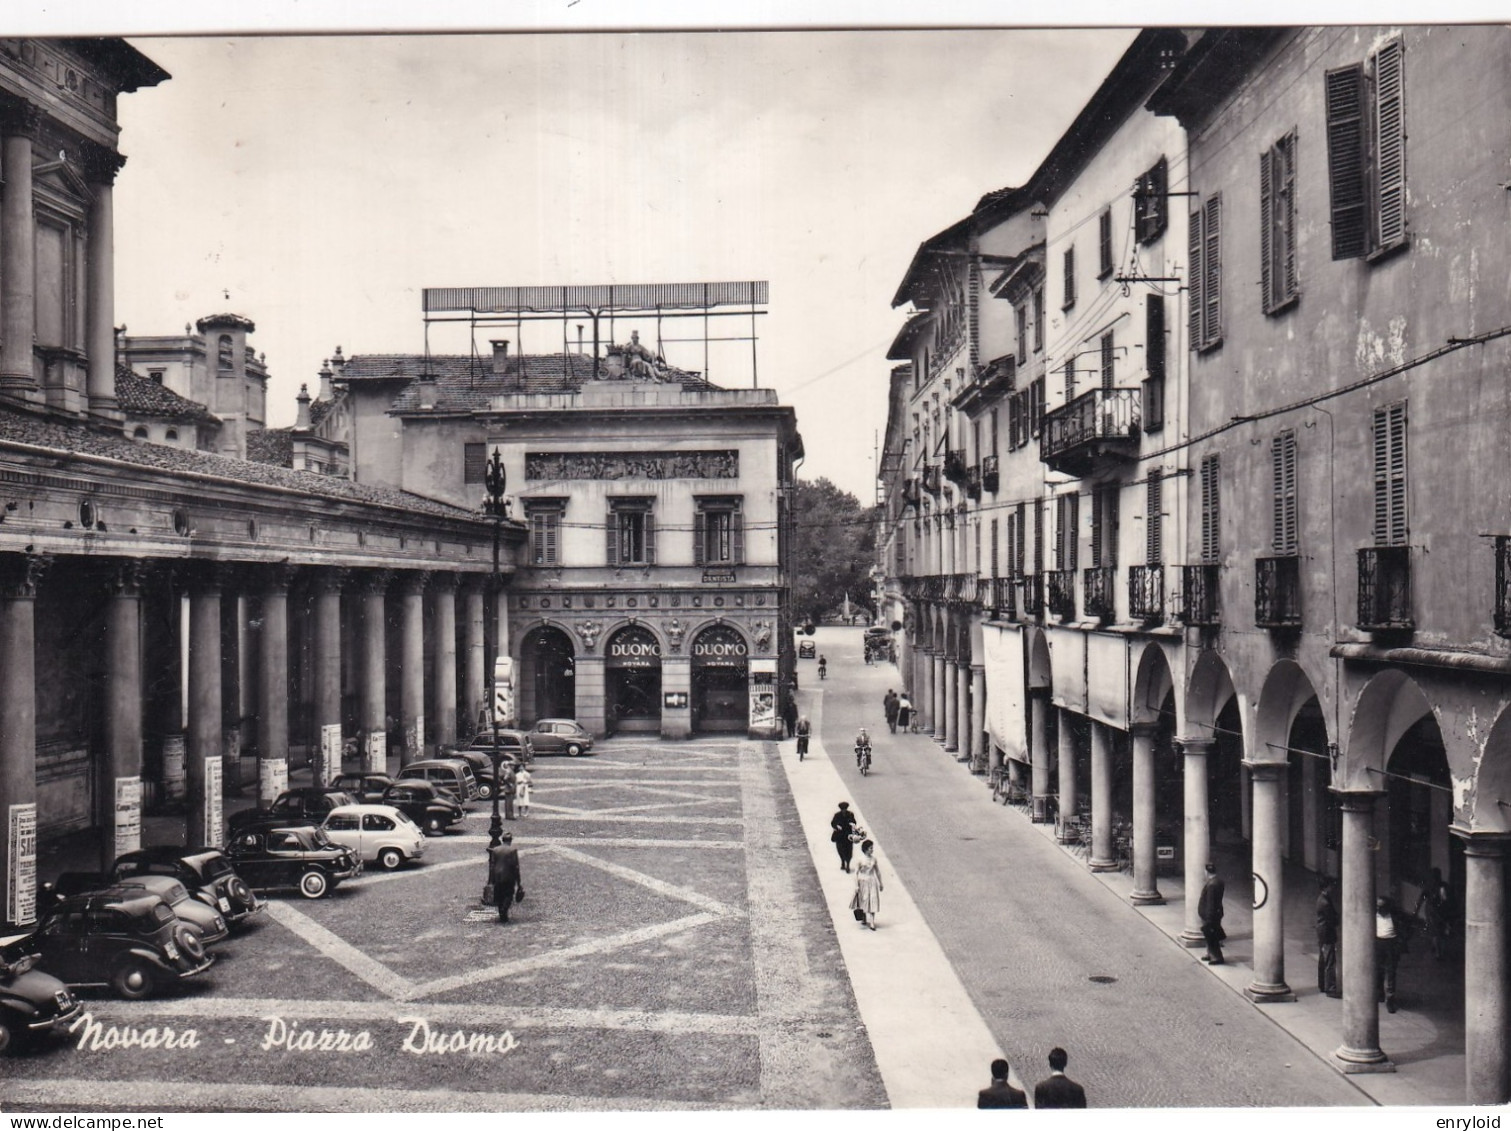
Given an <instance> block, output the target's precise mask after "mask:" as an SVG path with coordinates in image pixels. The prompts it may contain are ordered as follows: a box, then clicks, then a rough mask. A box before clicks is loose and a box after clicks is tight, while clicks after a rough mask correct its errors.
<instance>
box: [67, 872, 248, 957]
mask: <svg viewBox="0 0 1511 1131" xmlns="http://www.w3.org/2000/svg"><path fill="white" fill-rule="evenodd" d="M112 886H113V887H119V888H140V889H142V890H143V891H149V892H151V893H152V894H153V895H158V896H161V897H162V898H163V901H164V902H165V903H167V904H168V906H169V907H171V908H173V914H175V915H177V916H178V917H179V918H180V919H182V920H183V922H184V926H186V927H188V928H189V929H190V930H191V931H193V932H194V933H195V934H196V935H198V936H199V941H200V942H202V943H204V944H205V945H206V946H210V945H211V944H213V943H218V942H220V941H221V940H222V939H224V938H225V937H226V936H227V935H229V934H230V933H231V928H230V927H228V926H227V925H226V920H225V917H224V916H223V915H221V913H220V912H219V911H218V910H217V909H215V908H214V907H211V906H210V905H209V904H207V903H205V902H204V901H203V900H199V899H195V898H194V897H193V896H191V895H190V894H189V889H188V888H186V887H184V885H183V884H182V883H180V882H179V881H178V880H176V879H174V878H173V877H172V876H152V875H142V876H128V877H123V878H121V879H118V880H114V881H112V880H111V879H110V878H109V877H107V876H104V875H102V874H100V873H99V872H64V873H63V874H62V875H60V876H59V877H58V878H57V880H56V881H54V882H53V883H51V884H46V885H44V893H45V897H44V899H43V900H41V901H39V903H42V904H43V905H44V906H50V905H51V902H50V901H56V900H58V899H62V898H64V897H66V896H70V895H83V894H84V893H85V892H91V891H99V890H100V889H101V888H107V887H112Z"/></svg>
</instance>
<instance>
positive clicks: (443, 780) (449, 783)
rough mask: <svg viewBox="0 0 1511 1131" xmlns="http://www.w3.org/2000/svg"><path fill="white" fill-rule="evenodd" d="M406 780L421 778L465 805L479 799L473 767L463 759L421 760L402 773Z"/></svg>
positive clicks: (410, 764)
mask: <svg viewBox="0 0 1511 1131" xmlns="http://www.w3.org/2000/svg"><path fill="white" fill-rule="evenodd" d="M400 773H402V774H403V775H404V776H405V777H406V778H419V779H421V780H423V781H428V782H430V783H431V784H432V785H437V786H440V787H441V788H442V789H444V790H445V791H446V792H447V793H449V794H451V796H453V797H455V798H456V799H457V800H458V801H460V802H461V803H462V804H463V805H465V804H467V802H469V801H475V800H477V797H478V791H477V779H476V778H475V777H473V776H472V766H471V764H470V763H468V762H467V761H466V760H465V759H462V758H421V759H420V760H419V761H417V762H411V763H409V765H407V766H405V767H404V768H403V770H401V771H400Z"/></svg>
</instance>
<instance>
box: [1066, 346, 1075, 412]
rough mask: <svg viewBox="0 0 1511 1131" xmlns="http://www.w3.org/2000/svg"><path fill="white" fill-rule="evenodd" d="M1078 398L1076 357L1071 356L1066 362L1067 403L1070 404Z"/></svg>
mask: <svg viewBox="0 0 1511 1131" xmlns="http://www.w3.org/2000/svg"><path fill="white" fill-rule="evenodd" d="M1075 399H1076V359H1075V358H1073V357H1072V358H1070V359H1069V360H1068V361H1066V362H1065V403H1066V404H1069V403H1070V402H1071V401H1073V400H1075Z"/></svg>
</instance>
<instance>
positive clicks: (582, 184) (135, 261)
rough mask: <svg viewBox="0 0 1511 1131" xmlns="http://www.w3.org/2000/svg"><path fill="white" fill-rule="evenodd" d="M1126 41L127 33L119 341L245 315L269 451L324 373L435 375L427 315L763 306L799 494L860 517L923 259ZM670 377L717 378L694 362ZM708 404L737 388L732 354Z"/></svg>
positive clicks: (882, 35)
mask: <svg viewBox="0 0 1511 1131" xmlns="http://www.w3.org/2000/svg"><path fill="white" fill-rule="evenodd" d="M1133 34H1134V33H1133V32H1132V31H1130V30H1115V31H1106V30H1100V31H1098V30H1044V29H1038V30H1032V29H1029V30H987V29H972V30H955V31H892V30H869V31H867V30H848V31H818V30H801V31H784V32H778V31H752V32H690V31H682V32H635V33H603V32H599V33H573V34H547V33H520V34H474V35H460V36H456V35H445V36H439V35H373V36H334V37H333V36H308V37H289V36H261V37H247V36H240V37H230V36H223V37H214V38H167V37H145V36H144V37H135V36H134V37H132V38H131V42H132V43H133V45H134V46H136V47H137V48H138V49H139V50H141V51H142V52H143V53H145V54H146V55H147V56H148V57H149V58H151V59H153V60H154V61H155V62H156V63H157V64H158V65H159V66H161V67H162V68H163V69H165V70H166V71H168V72H169V73H170V74H171V75H172V76H173V77H172V79H171V80H169V81H167V82H165V83H163V84H161V85H160V86H157V87H153V88H147V89H143V90H139V91H136V92H134V93H131V94H127V95H124V96H122V98H121V99H120V103H119V107H120V109H119V114H120V120H121V138H120V147H121V150H122V152H123V153H125V154H127V156H128V160H127V163H126V166H125V168H124V169H123V171H122V172H121V174H120V176H119V178H118V180H117V182H116V194H115V209H116V322H117V324H118V325H120V324H123V323H124V324H125V325H126V326H127V328H128V333H130V334H133V335H135V334H146V335H153V334H171V333H177V332H179V330H180V328H181V327H183V326H184V325H185V324H186V323H191V322H193V321H195V320H196V319H198V318H200V317H203V316H204V315H207V314H212V313H221V312H225V311H234V312H236V313H239V314H243V315H245V316H247V317H249V318H251V319H252V320H253V321H254V322H255V323H256V326H257V330H256V333H255V334H254V335H253V336H252V337H251V339H250V341H251V344H252V345H253V347H254V348H255V349H257V350H258V351H260V352H261V353H263V354H265V355H266V359H267V364H268V368H269V370H270V372H271V374H272V380H271V381H270V383H269V417H270V421H269V423H270V424H271V425H273V426H279V425H284V424H291V423H293V419H294V411H295V401H294V397H295V395H296V394H297V392H298V390H299V385H300V384H301V383H305V382H308V383H309V384H310V385H311V386H312V389H313V387H314V386H315V384H316V382H317V374H318V371H319V369H320V367H321V364H322V362H323V360H324V359H325V358H327V357H329V356H330V355H331V354H332V352H333V351H334V349H335V347H336V346H338V345H339V346H341V347H342V350H343V352H344V353H345V354H346V355H347V356H351V355H353V354H360V353H397V352H409V353H420V352H423V351H424V349H425V347H426V334H425V324H424V320H423V318H422V315H421V307H420V293H421V290H422V288H424V287H438V286H441V287H444V286H512V285H553V284H597V283H649V282H704V281H722V280H750V279H761V280H767V281H769V283H770V303H769V306H768V308H767V309H768V313H767V314H766V315H765V316H763V317H762V318H761V319H760V320H759V321H758V325H757V330H756V333H757V336H758V338H759V341H758V344H757V350H756V364H757V368H758V373H757V379H758V380H759V383H760V384H761V385H762V386H763V387H767V388H772V389H775V390H776V391H777V393H778V395H779V397H780V399H781V400H782V402H783V403H786V404H791V405H793V406H794V408H795V409H796V411H797V416H798V427H799V429H800V431H801V432H802V434H803V438H804V442H805V447H806V451H807V457H806V460H805V462H804V463H803V465H802V467H801V469H800V475H801V476H802V477H804V478H818V477H819V476H827V477H828V478H830V479H832V480H833V481H834V482H835V483H837V484H839V485H840V486H841V487H843V488H844V489H846V490H848V491H850V492H852V493H854V494H855V495H857V496H858V497H859V498H860V499H861V500H862V501H863V502H869V501H871V498H872V497H873V496H874V490H875V488H874V481H875V462H874V458H875V447H876V444H877V442H878V437H879V435H880V433H881V432H882V430H883V429H884V427H885V423H886V387H887V379H888V373H889V371H890V368H891V365H892V363H890V362H888V361H887V359H886V354H887V350H888V347H889V346H890V344H891V342H892V340H893V338H894V336H895V335H896V333H897V331H898V329H899V328H900V326H901V325H902V322H903V320H904V317H905V308H903V309H897V310H894V309H893V308H892V306H891V301H892V297H893V295H894V294H895V293H896V292H897V289H898V286H899V284H900V282H901V280H902V277H903V273H904V272H905V271H906V269H907V266H908V263H909V261H910V260H911V258H912V256H913V254H914V252H915V251H916V250H917V247H918V245H919V243H921V242H922V241H923V240H925V239H927V238H928V237H929V236H931V235H933V234H934V233H935V232H938V231H939V230H941V229H943V228H945V227H947V226H949V225H950V224H952V223H954V222H955V221H956V220H958V219H960V218H961V217H963V216H965V215H967V214H969V212H970V211H971V209H972V208H973V206H974V205H975V203H976V201H977V200H978V199H979V198H980V197H981V196H982V195H983V194H984V193H986V192H988V191H991V190H993V189H997V188H1001V187H1003V186H1005V185H1008V184H1017V183H1021V182H1022V181H1023V180H1024V179H1025V178H1026V177H1027V176H1028V175H1029V174H1030V173H1032V171H1033V170H1034V168H1035V167H1036V166H1037V165H1038V163H1039V162H1040V161H1041V160H1042V159H1043V157H1044V155H1045V154H1046V153H1047V151H1048V149H1049V148H1050V146H1051V145H1052V144H1053V142H1054V140H1055V139H1056V138H1057V137H1058V136H1059V134H1060V133H1061V132H1062V131H1063V130H1064V128H1065V127H1066V126H1067V125H1068V124H1069V122H1070V120H1071V119H1072V118H1073V117H1074V115H1075V114H1076V113H1077V112H1078V111H1079V109H1080V108H1081V105H1082V104H1083V102H1084V101H1085V99H1086V98H1087V96H1088V95H1089V94H1090V93H1091V92H1092V91H1093V90H1094V89H1095V88H1096V86H1097V85H1098V83H1100V81H1101V80H1102V78H1103V77H1105V75H1106V73H1107V71H1108V70H1109V69H1110V68H1111V66H1112V64H1113V63H1114V62H1115V61H1116V59H1117V57H1118V56H1119V55H1120V54H1121V52H1122V50H1123V49H1124V48H1125V47H1126V45H1127V44H1128V43H1129V42H1130V41H1131V39H1132V36H1133ZM576 321H580V320H574V325H573V326H572V327H569V329H568V338H569V341H570V342H571V343H572V345H573V346H574V347H575V342H576V330H575V322H576ZM748 325H749V323H748V321H745V320H738V319H726V320H723V321H722V322H720V321H718V320H716V321H715V323H714V330H713V332H714V333H716V334H717V333H721V332H722V333H734V332H738V333H741V334H743V333H748ZM616 329H617V330H618V331H619V332H618V333H617V334H616V335H615V336H616V337H617V338H620V339H623V338H625V337H626V336H627V335H626V333H625V332H624V331H625V330H626V329H627V324H621V325H619V326H617V327H616ZM663 333H664V335H665V336H666V337H668V338H670V337H675V336H687V335H688V333H691V334H692V335H693V336H698V337H700V335H701V329H700V327H699V326H697V325H696V324H683V325H677V324H672V323H669V324H667V325H666V326H665V328H664V330H663ZM586 334H587V337H588V339H589V340H591V334H592V330H591V325H589V327H588V329H587V331H586ZM655 335H656V328H655V326H654V324H653V323H652V324H650V325H649V326H644V327H643V328H642V330H641V337H642V339H643V340H646V341H650V340H652V339H653V338H654V337H655ZM499 336H504V337H513V336H514V335H513V328H512V327H510V328H508V329H507V330H505V331H502V332H500V331H499V330H497V329H492V330H489V329H486V328H484V329H482V330H480V331H479V332H478V335H477V338H478V341H477V348H478V349H479V350H480V351H482V352H483V353H484V354H486V353H488V352H489V345H488V340H489V339H490V338H491V337H499ZM524 346H525V348H526V349H527V350H529V351H530V352H548V351H549V352H555V351H559V350H560V349H561V348H562V334H561V328H560V326H559V325H556V326H548V327H545V328H543V329H540V330H539V332H538V333H535V332H532V331H531V330H530V329H529V328H527V329H526V333H525V338H524ZM429 348H430V350H431V351H432V352H435V353H466V352H469V351H470V350H471V349H472V348H473V342H472V338H471V335H470V333H469V331H468V329H467V328H466V327H465V326H464V327H461V328H460V330H459V329H458V328H457V327H432V330H431V333H430V341H429ZM515 348H516V349H517V348H519V344H518V343H515ZM665 350H666V353H667V356H668V360H670V361H672V362H673V363H674V364H678V365H680V366H681V367H682V368H685V369H694V370H702V369H703V368H704V355H703V349H702V345H701V340H700V341H698V342H696V343H691V344H681V345H679V344H675V343H672V344H667V345H666V346H665ZM708 376H709V378H710V379H711V380H713V381H714V382H715V383H716V384H724V385H729V386H734V387H748V386H749V385H750V384H751V380H752V375H751V364H750V349H749V346H748V344H738V345H733V346H725V347H722V348H721V347H715V348H714V349H712V350H711V351H710V354H709V366H708Z"/></svg>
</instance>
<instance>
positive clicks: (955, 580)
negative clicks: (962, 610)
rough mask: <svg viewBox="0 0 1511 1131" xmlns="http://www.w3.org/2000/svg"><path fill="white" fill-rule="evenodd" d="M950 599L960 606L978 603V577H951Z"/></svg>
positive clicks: (967, 575) (959, 575)
mask: <svg viewBox="0 0 1511 1131" xmlns="http://www.w3.org/2000/svg"><path fill="white" fill-rule="evenodd" d="M950 597H951V599H952V600H954V601H956V602H957V603H960V604H967V605H973V604H975V603H976V575H975V574H974V573H956V574H952V575H951V585H950Z"/></svg>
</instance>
